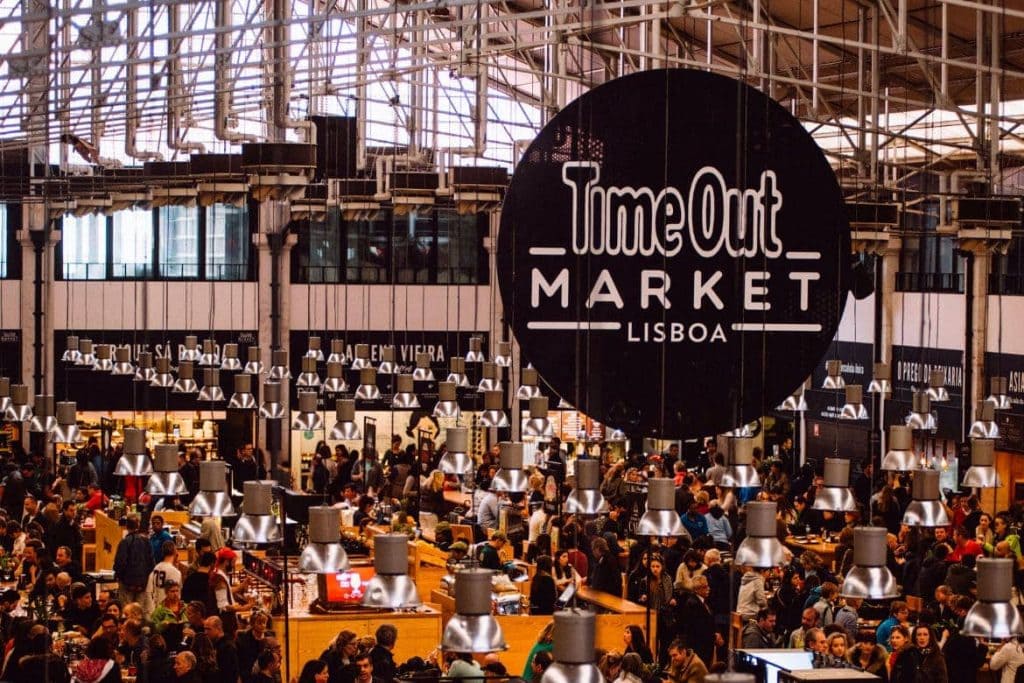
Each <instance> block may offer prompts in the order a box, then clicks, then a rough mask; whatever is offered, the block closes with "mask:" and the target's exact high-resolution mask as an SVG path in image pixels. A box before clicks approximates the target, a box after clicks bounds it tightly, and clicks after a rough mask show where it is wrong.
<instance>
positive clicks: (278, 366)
mask: <svg viewBox="0 0 1024 683" xmlns="http://www.w3.org/2000/svg"><path fill="white" fill-rule="evenodd" d="M291 378H292V372H291V370H289V369H288V352H287V351H285V350H283V349H275V350H273V351H271V352H270V372H268V373H267V379H276V380H277V381H278V382H280V381H282V380H286V379H291Z"/></svg>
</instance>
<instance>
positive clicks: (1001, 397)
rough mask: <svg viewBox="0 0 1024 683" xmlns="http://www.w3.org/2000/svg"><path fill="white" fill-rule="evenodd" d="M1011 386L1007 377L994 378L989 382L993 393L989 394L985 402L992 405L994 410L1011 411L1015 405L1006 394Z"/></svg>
mask: <svg viewBox="0 0 1024 683" xmlns="http://www.w3.org/2000/svg"><path fill="white" fill-rule="evenodd" d="M1009 386H1010V385H1009V382H1008V381H1007V379H1006V378H1005V377H993V378H992V379H990V380H989V387H990V388H991V393H989V395H988V397H987V398H986V399H985V401H986V402H987V403H991V404H992V408H993V410H1009V409H1010V408H1012V407H1013V404H1011V403H1010V397H1009V396H1008V395H1007V393H1006V392H1007V391H1009Z"/></svg>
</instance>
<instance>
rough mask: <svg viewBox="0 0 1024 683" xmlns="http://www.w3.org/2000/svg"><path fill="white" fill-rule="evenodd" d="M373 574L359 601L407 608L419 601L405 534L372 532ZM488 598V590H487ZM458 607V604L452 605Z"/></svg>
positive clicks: (388, 607)
mask: <svg viewBox="0 0 1024 683" xmlns="http://www.w3.org/2000/svg"><path fill="white" fill-rule="evenodd" d="M373 570H374V575H373V577H372V578H371V579H370V580H369V581H368V582H367V584H366V591H365V592H364V593H363V599H362V601H361V602H360V604H361V605H362V606H363V607H374V608H376V609H410V608H413V607H419V606H420V605H421V604H423V603H422V601H421V600H420V595H419V592H417V590H416V584H415V583H413V581H412V579H410V578H409V537H408V536H406V535H405V534H376V535H374V537H373ZM487 598H488V602H489V601H490V591H488V595H487ZM456 609H458V606H456Z"/></svg>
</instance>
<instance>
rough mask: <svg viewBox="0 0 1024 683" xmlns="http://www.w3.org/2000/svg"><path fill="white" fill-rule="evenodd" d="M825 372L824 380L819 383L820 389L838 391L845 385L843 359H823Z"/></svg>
mask: <svg viewBox="0 0 1024 683" xmlns="http://www.w3.org/2000/svg"><path fill="white" fill-rule="evenodd" d="M825 373H826V375H825V381H824V382H823V383H822V385H821V388H822V389H830V390H832V391H840V390H842V389H844V388H845V387H846V380H844V379H843V361H841V360H830V361H825Z"/></svg>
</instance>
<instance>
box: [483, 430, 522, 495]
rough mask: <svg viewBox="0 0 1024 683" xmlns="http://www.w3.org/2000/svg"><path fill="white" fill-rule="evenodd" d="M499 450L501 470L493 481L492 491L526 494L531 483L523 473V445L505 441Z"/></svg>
mask: <svg viewBox="0 0 1024 683" xmlns="http://www.w3.org/2000/svg"><path fill="white" fill-rule="evenodd" d="M498 448H499V449H500V454H499V456H498V458H499V464H500V465H501V468H500V469H499V470H498V471H497V473H495V475H494V479H492V480H491V490H492V491H500V492H505V493H523V492H525V491H526V490H527V489H528V488H529V485H530V482H529V477H527V476H526V472H524V471H523V444H521V443H517V442H510V441H503V442H501V443H500V444H498Z"/></svg>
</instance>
